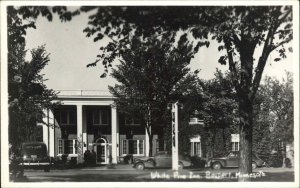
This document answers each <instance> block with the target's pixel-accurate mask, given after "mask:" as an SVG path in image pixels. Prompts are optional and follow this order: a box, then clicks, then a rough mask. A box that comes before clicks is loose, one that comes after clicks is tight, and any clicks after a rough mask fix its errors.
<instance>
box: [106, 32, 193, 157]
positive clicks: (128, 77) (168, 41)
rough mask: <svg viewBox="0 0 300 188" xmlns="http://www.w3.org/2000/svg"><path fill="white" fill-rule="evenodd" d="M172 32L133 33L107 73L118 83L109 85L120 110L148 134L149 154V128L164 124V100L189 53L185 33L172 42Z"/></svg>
mask: <svg viewBox="0 0 300 188" xmlns="http://www.w3.org/2000/svg"><path fill="white" fill-rule="evenodd" d="M175 37H176V33H175V32H170V33H168V34H163V35H160V36H152V37H149V38H147V39H145V40H144V39H143V38H142V37H140V36H135V37H134V38H133V40H132V41H131V42H130V43H129V45H128V46H127V47H126V48H124V49H122V52H121V53H120V56H121V58H120V64H119V65H117V66H116V67H117V69H112V73H111V76H112V77H113V78H115V79H116V80H117V81H118V82H119V83H120V84H116V85H115V86H114V87H109V90H110V92H111V93H112V94H113V95H114V97H116V99H115V103H116V105H117V107H118V109H119V110H120V112H123V113H126V114H128V115H131V116H132V115H133V114H134V116H136V117H138V118H139V120H140V122H141V124H142V125H144V126H145V128H146V130H147V133H148V135H149V144H150V148H149V155H150V156H151V155H152V138H153V130H154V129H157V128H159V129H161V128H163V127H164V126H165V125H166V124H167V117H168V114H169V112H168V110H167V104H168V103H169V102H170V101H171V99H172V98H171V93H172V91H173V89H174V87H175V85H176V84H177V83H178V82H179V81H180V80H181V79H183V78H184V77H185V75H186V74H187V73H188V71H189V69H188V68H187V65H188V64H189V63H190V60H191V58H192V57H193V54H194V51H193V45H192V44H191V43H189V42H188V39H187V36H186V35H184V36H181V37H180V38H179V39H178V41H177V44H174V42H175V43H176V41H175Z"/></svg>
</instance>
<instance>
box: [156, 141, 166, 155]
mask: <svg viewBox="0 0 300 188" xmlns="http://www.w3.org/2000/svg"><path fill="white" fill-rule="evenodd" d="M158 151H165V145H164V140H163V139H156V152H158Z"/></svg>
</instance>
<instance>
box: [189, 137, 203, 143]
mask: <svg viewBox="0 0 300 188" xmlns="http://www.w3.org/2000/svg"><path fill="white" fill-rule="evenodd" d="M190 142H201V137H200V136H195V137H193V138H190Z"/></svg>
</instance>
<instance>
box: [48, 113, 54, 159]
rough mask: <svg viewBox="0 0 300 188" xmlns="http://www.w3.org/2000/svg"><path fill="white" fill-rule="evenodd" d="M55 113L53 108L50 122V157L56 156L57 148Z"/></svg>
mask: <svg viewBox="0 0 300 188" xmlns="http://www.w3.org/2000/svg"><path fill="white" fill-rule="evenodd" d="M54 120H55V119H54V115H53V112H52V111H51V110H49V122H50V127H49V141H50V142H49V144H50V145H49V155H50V157H54V150H55V145H54V139H55V138H54Z"/></svg>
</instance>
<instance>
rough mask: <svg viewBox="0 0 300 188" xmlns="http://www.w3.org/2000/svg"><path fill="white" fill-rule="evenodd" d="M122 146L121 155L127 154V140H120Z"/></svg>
mask: <svg viewBox="0 0 300 188" xmlns="http://www.w3.org/2000/svg"><path fill="white" fill-rule="evenodd" d="M122 146H123V150H122V154H127V140H122Z"/></svg>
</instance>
